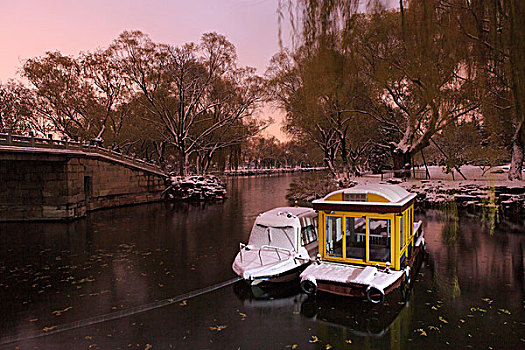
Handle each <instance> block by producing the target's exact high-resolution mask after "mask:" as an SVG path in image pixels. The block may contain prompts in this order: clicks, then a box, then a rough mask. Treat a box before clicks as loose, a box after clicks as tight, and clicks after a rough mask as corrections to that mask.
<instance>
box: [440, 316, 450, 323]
mask: <svg viewBox="0 0 525 350" xmlns="http://www.w3.org/2000/svg"><path fill="white" fill-rule="evenodd" d="M438 318H439V320H440V321H441V322H443V323H448V321H447V320H445V319H444V318H443V317H441V316H439V317H438Z"/></svg>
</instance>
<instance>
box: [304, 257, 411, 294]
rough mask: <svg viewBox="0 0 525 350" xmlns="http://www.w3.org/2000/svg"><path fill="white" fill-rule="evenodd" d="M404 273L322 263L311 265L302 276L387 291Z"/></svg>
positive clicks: (370, 267)
mask: <svg viewBox="0 0 525 350" xmlns="http://www.w3.org/2000/svg"><path fill="white" fill-rule="evenodd" d="M403 273H404V272H403V271H390V272H388V273H387V272H385V271H383V270H378V269H377V268H376V267H374V266H357V265H348V264H338V263H332V262H321V263H320V264H318V265H317V264H314V265H310V266H309V267H308V268H307V269H306V270H305V271H304V272H303V273H302V274H301V277H302V278H303V279H310V278H315V279H316V280H318V281H328V282H336V283H342V284H359V285H364V286H368V285H370V286H374V287H376V288H380V289H386V288H387V287H389V286H391V285H392V284H394V283H395V282H396V281H397V280H398V279H399V278H400V277H401V276H402V275H403Z"/></svg>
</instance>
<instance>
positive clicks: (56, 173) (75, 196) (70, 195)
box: [0, 152, 165, 221]
mask: <svg viewBox="0 0 525 350" xmlns="http://www.w3.org/2000/svg"><path fill="white" fill-rule="evenodd" d="M164 188H165V184H164V177H163V176H162V174H160V173H156V172H152V171H148V170H145V169H140V168H137V167H135V166H133V165H126V164H125V163H123V162H121V161H112V160H111V159H108V157H101V156H99V155H96V154H85V153H84V154H78V155H72V154H67V153H53V152H50V153H39V154H32V153H27V152H18V153H9V152H2V153H1V154H0V221H18V220H61V219H73V218H79V217H82V216H85V215H86V212H87V211H90V210H96V209H100V208H108V207H115V206H122V205H130V204H138V203H146V202H152V201H158V200H160V199H161V193H162V191H163V190H164Z"/></svg>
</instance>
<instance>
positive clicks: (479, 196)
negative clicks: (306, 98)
mask: <svg viewBox="0 0 525 350" xmlns="http://www.w3.org/2000/svg"><path fill="white" fill-rule="evenodd" d="M461 171H462V173H463V174H464V175H465V177H466V178H467V180H458V174H456V175H455V176H454V179H455V180H453V179H452V175H451V174H444V173H443V172H442V170H441V168H440V167H429V172H430V179H424V180H423V179H408V180H406V181H403V180H401V179H397V178H389V179H385V177H384V176H383V177H382V176H381V174H379V175H375V174H367V175H365V176H362V177H358V178H352V179H344V178H340V179H330V178H329V177H328V176H325V177H312V178H307V179H300V180H298V181H296V182H294V183H292V184H291V186H290V189H289V190H288V194H287V199H288V200H289V201H290V202H291V203H293V202H295V201H297V202H298V203H299V204H301V205H308V203H311V201H312V200H314V199H317V198H321V197H323V196H324V195H326V194H327V193H329V192H331V191H335V190H337V189H341V188H348V187H353V186H355V185H357V184H374V183H376V184H379V183H385V184H387V183H390V184H398V185H399V186H401V187H403V188H405V189H406V190H407V191H409V192H415V193H417V198H416V205H417V206H418V207H421V208H442V207H443V206H446V205H449V204H455V205H457V206H458V207H461V208H466V209H469V210H474V211H479V210H482V209H486V208H489V209H490V208H494V209H498V210H499V209H500V210H501V212H502V213H503V214H504V215H506V216H509V215H525V210H524V207H525V182H524V181H509V180H507V178H506V177H507V171H508V170H507V169H506V167H495V168H494V169H492V170H491V171H487V172H485V173H483V171H482V169H480V168H479V167H475V166H465V167H462V169H461Z"/></svg>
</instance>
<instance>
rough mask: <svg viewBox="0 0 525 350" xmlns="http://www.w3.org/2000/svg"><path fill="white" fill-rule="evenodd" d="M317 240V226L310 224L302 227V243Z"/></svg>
mask: <svg viewBox="0 0 525 350" xmlns="http://www.w3.org/2000/svg"><path fill="white" fill-rule="evenodd" d="M316 240H317V227H316V226H314V225H309V226H306V227H303V228H302V229H301V243H302V245H307V244H310V243H312V242H315V241H316Z"/></svg>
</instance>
